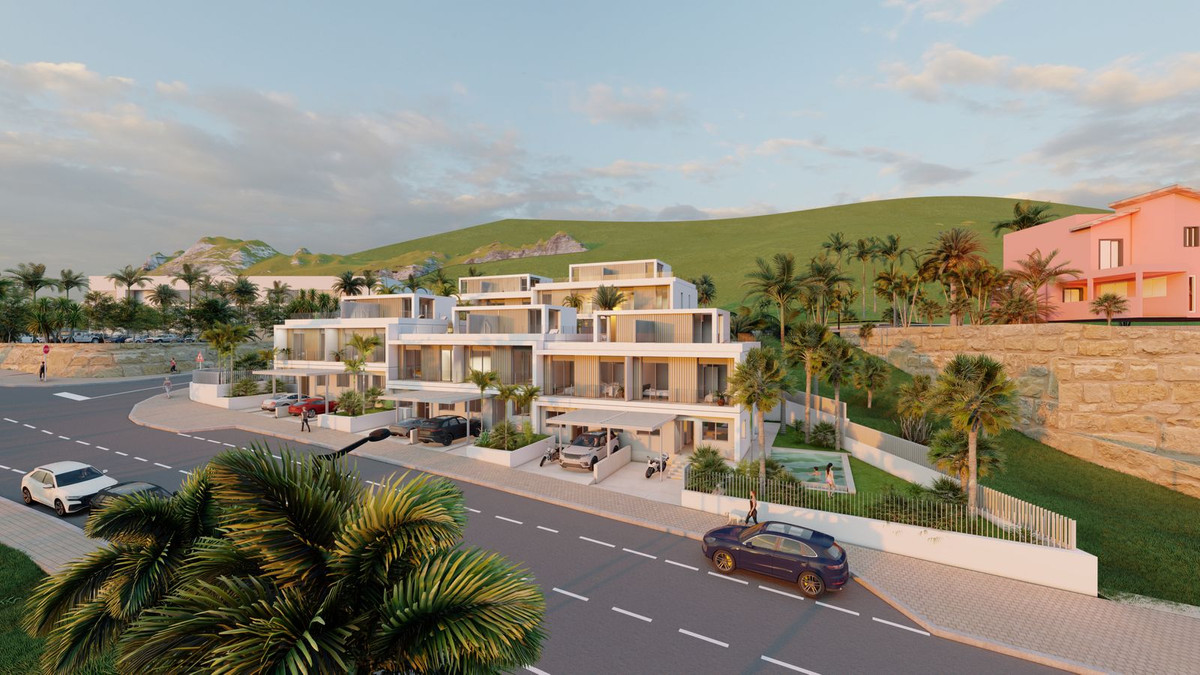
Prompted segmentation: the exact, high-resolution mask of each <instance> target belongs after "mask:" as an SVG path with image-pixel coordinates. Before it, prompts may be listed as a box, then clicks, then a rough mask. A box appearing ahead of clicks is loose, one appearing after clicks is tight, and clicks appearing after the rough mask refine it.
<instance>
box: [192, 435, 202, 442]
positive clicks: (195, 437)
mask: <svg viewBox="0 0 1200 675" xmlns="http://www.w3.org/2000/svg"><path fill="white" fill-rule="evenodd" d="M192 438H194V439H196V440H198V441H202V440H204V439H203V438H200V437H199V436H192Z"/></svg>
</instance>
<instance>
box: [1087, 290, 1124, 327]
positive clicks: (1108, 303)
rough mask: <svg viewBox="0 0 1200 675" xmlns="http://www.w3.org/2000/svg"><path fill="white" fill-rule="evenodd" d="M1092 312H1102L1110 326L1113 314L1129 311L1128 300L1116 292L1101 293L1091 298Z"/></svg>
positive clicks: (1098, 313)
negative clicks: (1093, 298)
mask: <svg viewBox="0 0 1200 675" xmlns="http://www.w3.org/2000/svg"><path fill="white" fill-rule="evenodd" d="M1091 311H1092V314H1096V315H1100V314H1103V315H1104V318H1105V319H1106V320H1107V321H1108V327H1109V328H1112V320H1113V315H1114V314H1123V313H1125V312H1128V311H1129V301H1128V300H1126V299H1125V297H1124V296H1121V295H1117V294H1116V293H1101V294H1100V295H1099V296H1097V297H1096V299H1095V300H1092V304H1091Z"/></svg>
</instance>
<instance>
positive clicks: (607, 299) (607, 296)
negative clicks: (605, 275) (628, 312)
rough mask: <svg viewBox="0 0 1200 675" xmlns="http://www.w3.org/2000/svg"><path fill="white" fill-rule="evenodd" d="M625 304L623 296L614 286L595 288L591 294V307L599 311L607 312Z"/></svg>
mask: <svg viewBox="0 0 1200 675" xmlns="http://www.w3.org/2000/svg"><path fill="white" fill-rule="evenodd" d="M624 302H625V294H624V293H622V292H621V291H619V290H617V287H616V286H604V285H601V286H597V287H596V291H595V292H594V293H592V305H593V306H594V307H595V308H596V309H599V310H603V311H608V310H613V309H616V308H617V307H620V306H621V304H622V303H624Z"/></svg>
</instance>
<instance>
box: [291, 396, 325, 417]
mask: <svg viewBox="0 0 1200 675" xmlns="http://www.w3.org/2000/svg"><path fill="white" fill-rule="evenodd" d="M327 407H328V409H326V408H327ZM307 410H311V411H313V412H315V413H316V414H318V415H322V414H324V413H331V412H334V411H335V410H337V401H326V400H325V397H324V396H309V397H307V398H302V399H300V400H299V401H296V402H295V403H293V404H292V405H289V406H288V414H289V415H299V414H300V413H302V412H304V411H307Z"/></svg>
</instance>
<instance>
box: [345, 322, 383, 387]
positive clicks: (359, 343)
mask: <svg viewBox="0 0 1200 675" xmlns="http://www.w3.org/2000/svg"><path fill="white" fill-rule="evenodd" d="M382 345H383V338H381V337H380V336H378V335H364V334H362V333H355V334H353V335H351V336H350V339H349V340H346V346H347V347H349V348H350V349H352V350H354V352H355V354H354V355H353V356H351V357H350V358H347V359H346V372H351V370H350V362H351V361H352V360H355V361H358V362H359V363H358V365H359V368H358V369H357V370H356V371H354V372H355V373H356V374H357V375H358V384H359V389H360V390H361V389H362V372H363V371H364V370H366V365H367V358H368V357H369V356H370V355H371V354H372V353H374V351H375V350H376V349H379V348H380V347H381V346H382Z"/></svg>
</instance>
